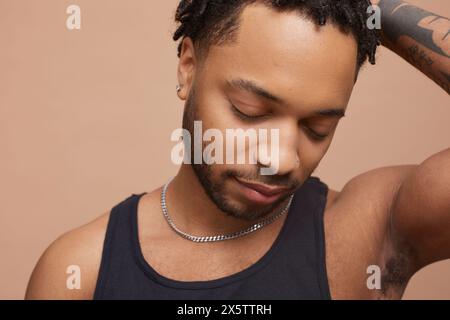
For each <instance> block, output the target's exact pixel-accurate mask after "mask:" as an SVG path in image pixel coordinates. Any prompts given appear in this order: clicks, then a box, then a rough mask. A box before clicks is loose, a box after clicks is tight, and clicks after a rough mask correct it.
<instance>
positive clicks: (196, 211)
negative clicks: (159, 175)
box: [166, 165, 286, 236]
mask: <svg viewBox="0 0 450 320" xmlns="http://www.w3.org/2000/svg"><path fill="white" fill-rule="evenodd" d="M166 205H167V208H168V211H169V215H170V217H171V218H172V220H173V221H174V223H175V224H176V226H177V227H178V228H179V229H181V230H183V231H184V232H187V233H189V234H192V235H196V236H213V235H218V234H229V233H233V232H237V231H241V230H244V229H246V228H248V227H250V226H252V225H253V224H255V223H256V222H258V221H246V220H242V219H238V218H234V217H230V216H227V215H226V213H225V212H223V211H221V210H220V209H219V208H218V207H217V206H216V205H215V203H214V202H213V201H211V199H210V198H209V197H208V195H207V194H206V192H205V190H204V189H203V186H202V185H201V184H200V182H199V181H198V178H197V176H196V175H195V173H194V171H193V169H192V167H191V166H190V165H182V166H181V168H180V171H179V172H178V174H177V175H176V177H175V178H174V179H173V180H172V182H171V183H170V185H169V187H168V189H167V194H166ZM285 205H286V203H283V204H281V205H280V207H283V206H285ZM280 207H279V208H280ZM279 208H276V209H275V210H277V212H278V210H279Z"/></svg>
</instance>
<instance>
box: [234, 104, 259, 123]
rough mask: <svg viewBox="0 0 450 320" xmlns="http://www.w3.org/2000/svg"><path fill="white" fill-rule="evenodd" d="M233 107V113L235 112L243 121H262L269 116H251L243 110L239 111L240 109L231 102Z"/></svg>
mask: <svg viewBox="0 0 450 320" xmlns="http://www.w3.org/2000/svg"><path fill="white" fill-rule="evenodd" d="M230 105H231V111H233V113H234V114H235V115H236V116H237V117H238V118H239V119H241V120H244V121H246V120H247V121H248V120H261V119H264V118H266V117H267V114H262V115H249V114H246V113H244V112H242V111H241V110H239V108H238V107H236V106H235V105H234V104H233V103H231V102H230Z"/></svg>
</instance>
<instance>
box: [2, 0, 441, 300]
mask: <svg viewBox="0 0 450 320" xmlns="http://www.w3.org/2000/svg"><path fill="white" fill-rule="evenodd" d="M411 2H413V3H416V4H420V5H422V6H423V7H425V8H427V9H429V10H432V11H435V12H438V13H440V14H441V15H444V16H450V1H448V0H426V1H425V0H422V1H419V0H416V1H411ZM74 3H75V4H78V5H79V6H80V7H81V14H82V28H81V30H79V31H76V30H75V31H69V30H68V29H67V28H66V25H65V20H66V18H67V14H66V8H67V6H68V5H70V4H74ZM176 5H177V1H175V0H170V1H168V0H164V1H162V0H158V1H148V0H133V1H124V0H122V1H118V0H96V1H88V0H74V1H63V0H59V1H55V0H39V1H36V0H0V70H1V71H0V153H1V154H0V155H1V156H0V164H1V166H0V261H1V263H0V298H3V299H21V298H22V297H23V295H24V290H25V287H26V283H27V281H28V278H29V275H30V273H31V271H32V268H33V266H34V264H35V263H36V261H37V259H38V257H39V256H40V254H41V253H42V251H43V250H44V249H45V248H46V246H47V245H48V244H49V243H50V242H51V241H52V240H53V239H55V238H56V237H57V236H58V235H60V234H61V233H63V232H65V231H67V230H69V229H72V228H74V227H76V226H79V225H81V224H84V223H85V222H87V221H90V220H92V219H93V218H94V217H96V216H97V215H99V214H100V213H102V212H104V211H105V210H107V209H110V208H111V207H112V206H113V205H115V204H116V203H118V202H120V201H121V200H123V199H124V198H125V197H127V196H129V195H131V194H132V193H141V192H144V191H150V190H152V189H153V188H155V187H157V186H159V185H161V184H163V183H164V182H165V181H166V179H167V178H168V177H169V176H171V175H173V174H175V172H176V167H175V166H174V165H172V164H171V162H170V149H171V147H172V146H173V144H172V143H171V142H170V139H169V137H170V133H171V132H172V130H173V129H175V128H178V127H180V126H181V116H182V107H183V105H182V103H181V102H180V101H179V100H178V99H177V97H176V94H175V85H176V64H177V57H176V54H175V44H174V43H173V42H172V41H171V33H172V31H173V30H174V24H173V23H172V15H173V11H174V10H175V7H176ZM378 59H379V60H378V65H377V66H376V67H371V66H370V65H368V66H366V68H365V70H364V71H363V73H362V75H361V77H360V80H359V83H358V85H357V88H356V89H355V93H354V95H353V98H352V100H351V105H350V107H349V116H348V117H347V118H346V119H345V120H344V122H343V123H342V125H341V127H340V129H339V130H338V133H337V135H336V138H335V141H334V144H333V145H332V147H331V149H330V151H329V153H328V155H327V156H326V158H325V159H324V161H323V162H322V164H321V166H320V168H319V170H318V171H317V174H316V175H318V176H319V177H321V179H322V180H324V181H325V182H326V183H328V184H329V186H330V187H332V188H336V189H339V188H341V187H342V186H343V185H344V183H345V182H346V181H348V180H349V179H350V178H351V177H353V176H355V175H357V174H359V173H362V172H364V171H367V170H370V169H372V168H376V167H380V166H386V165H396V164H407V163H419V162H421V161H423V160H425V159H426V158H427V157H428V156H430V155H432V154H433V153H436V152H438V151H441V150H443V149H445V148H448V147H449V144H450V141H449V137H450V127H449V124H448V119H450V106H449V99H448V95H447V94H446V93H445V92H444V91H443V90H442V89H440V88H439V87H438V86H437V85H435V84H434V83H432V82H431V81H430V80H428V79H427V78H425V77H424V76H422V75H421V74H420V73H419V72H418V71H416V70H414V69H413V68H412V67H410V66H408V65H407V64H406V63H405V62H403V61H402V60H401V59H400V58H399V57H397V56H395V55H394V54H392V53H391V52H388V51H387V50H384V49H383V50H381V51H380V52H379V54H378ZM63 272H64V271H63ZM405 298H425V299H428V298H441V299H442V298H444V299H450V261H446V262H440V263H437V264H434V265H432V266H429V267H427V268H426V269H424V270H423V271H421V272H419V273H418V274H417V275H416V276H415V277H414V279H413V281H412V282H411V283H410V286H409V287H408V290H407V292H406V296H405Z"/></svg>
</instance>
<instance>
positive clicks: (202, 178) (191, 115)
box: [183, 87, 300, 221]
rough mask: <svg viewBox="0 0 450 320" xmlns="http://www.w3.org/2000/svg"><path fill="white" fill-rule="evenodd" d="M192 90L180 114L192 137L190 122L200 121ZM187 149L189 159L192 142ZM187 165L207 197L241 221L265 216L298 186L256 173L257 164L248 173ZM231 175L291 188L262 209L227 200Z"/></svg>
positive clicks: (192, 164) (288, 178)
mask: <svg viewBox="0 0 450 320" xmlns="http://www.w3.org/2000/svg"><path fill="white" fill-rule="evenodd" d="M195 92H196V90H195V87H193V88H192V90H191V92H190V94H189V97H188V99H187V101H186V105H185V109H184V113H183V129H185V130H187V131H189V133H190V135H191V137H194V121H199V120H200V119H199V113H198V110H197V105H196V93H195ZM202 143H204V142H202ZM204 147H205V146H203V148H204ZM190 148H191V150H190V152H191V159H192V155H193V154H194V146H193V144H192V143H191V146H190ZM186 149H187V148H186V146H185V151H186V152H187V150H186ZM191 166H192V169H193V171H194V173H195V175H196V177H197V179H198V181H199V182H200V184H201V186H202V187H203V189H204V191H205V193H206V194H207V196H208V198H209V199H210V200H211V201H212V202H213V203H214V204H215V205H216V206H217V207H218V208H219V209H220V210H221V211H222V212H224V213H225V214H226V215H227V216H230V217H234V218H237V219H240V220H245V221H255V220H260V219H262V218H264V217H266V216H268V215H269V214H270V213H272V212H273V211H274V210H275V209H276V208H278V207H279V206H280V205H281V204H283V203H284V202H287V200H288V199H289V197H290V196H291V195H292V194H293V193H294V192H295V189H297V188H298V186H299V185H300V183H299V182H298V181H296V180H293V179H292V178H291V177H290V176H288V175H285V176H261V175H259V174H258V172H260V171H259V169H260V168H259V167H258V166H255V168H254V170H252V172H248V171H246V172H244V171H241V170H232V169H226V170H224V171H222V172H220V170H219V169H216V170H214V167H217V165H208V164H205V163H204V162H203V161H202V163H201V164H195V163H194V162H193V161H191ZM235 177H237V178H243V179H245V180H247V181H255V182H256V181H259V182H260V183H265V184H268V185H278V186H285V187H287V188H288V189H289V190H291V192H288V193H286V194H285V195H284V196H282V197H281V198H280V199H278V200H277V201H276V202H274V203H273V204H271V205H270V206H265V207H262V208H261V207H256V206H252V205H251V204H245V203H244V204H243V203H239V202H238V201H233V200H232V199H229V198H228V197H227V192H226V189H227V188H226V182H227V181H232V180H234V178H235Z"/></svg>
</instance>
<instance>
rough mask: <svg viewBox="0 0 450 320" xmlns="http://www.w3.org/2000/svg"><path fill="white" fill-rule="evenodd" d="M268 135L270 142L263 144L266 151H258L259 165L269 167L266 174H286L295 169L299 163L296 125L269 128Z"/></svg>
mask: <svg viewBox="0 0 450 320" xmlns="http://www.w3.org/2000/svg"><path fill="white" fill-rule="evenodd" d="M276 132H278V134H276ZM269 135H270V142H267V145H266V146H265V147H266V150H267V152H258V163H259V165H260V166H262V167H264V168H270V171H269V172H270V173H268V174H272V175H275V174H276V175H286V174H289V173H291V172H293V171H295V170H297V169H298V168H299V167H300V165H301V163H300V157H299V152H298V141H299V139H298V129H297V126H296V125H295V126H288V127H286V126H285V127H283V128H279V129H278V130H276V131H275V132H274V131H272V130H270V133H269ZM263 143H264V142H263ZM263 149H264V146H263ZM260 151H261V145H260ZM268 153H269V154H268Z"/></svg>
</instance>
